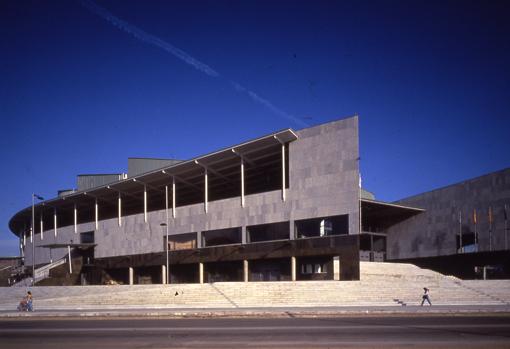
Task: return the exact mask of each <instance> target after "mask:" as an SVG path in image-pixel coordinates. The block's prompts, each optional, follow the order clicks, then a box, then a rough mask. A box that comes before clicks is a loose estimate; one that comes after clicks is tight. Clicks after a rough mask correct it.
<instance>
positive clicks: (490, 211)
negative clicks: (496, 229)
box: [489, 206, 492, 224]
mask: <svg viewBox="0 0 510 349" xmlns="http://www.w3.org/2000/svg"><path fill="white" fill-rule="evenodd" d="M489 224H492V207H491V206H489Z"/></svg>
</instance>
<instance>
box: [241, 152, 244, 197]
mask: <svg viewBox="0 0 510 349" xmlns="http://www.w3.org/2000/svg"><path fill="white" fill-rule="evenodd" d="M241 207H244V159H243V157H241Z"/></svg>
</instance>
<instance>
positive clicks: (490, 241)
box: [489, 206, 492, 251]
mask: <svg viewBox="0 0 510 349" xmlns="http://www.w3.org/2000/svg"><path fill="white" fill-rule="evenodd" d="M489 251H492V207H491V206H489Z"/></svg>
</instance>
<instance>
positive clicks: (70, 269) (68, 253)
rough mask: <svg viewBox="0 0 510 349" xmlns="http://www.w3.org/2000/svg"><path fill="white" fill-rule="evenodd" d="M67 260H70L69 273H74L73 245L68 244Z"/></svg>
mask: <svg viewBox="0 0 510 349" xmlns="http://www.w3.org/2000/svg"><path fill="white" fill-rule="evenodd" d="M67 260H68V262H69V274H72V273H73V264H72V260H71V246H69V245H67Z"/></svg>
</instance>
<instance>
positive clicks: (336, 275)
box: [333, 256, 340, 281]
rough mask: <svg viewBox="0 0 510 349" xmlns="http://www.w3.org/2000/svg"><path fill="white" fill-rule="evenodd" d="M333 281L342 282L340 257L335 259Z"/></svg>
mask: <svg viewBox="0 0 510 349" xmlns="http://www.w3.org/2000/svg"><path fill="white" fill-rule="evenodd" d="M333 280H336V281H340V257H339V256H335V257H333Z"/></svg>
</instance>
